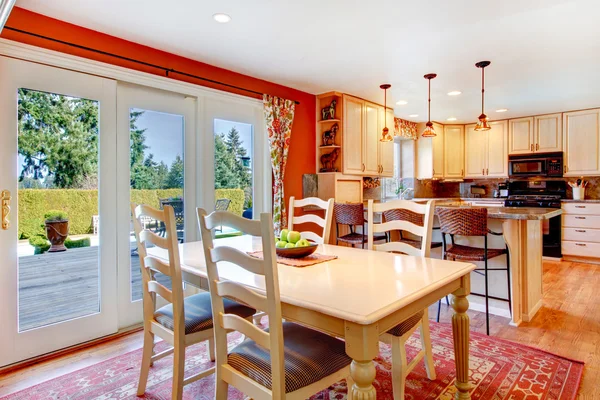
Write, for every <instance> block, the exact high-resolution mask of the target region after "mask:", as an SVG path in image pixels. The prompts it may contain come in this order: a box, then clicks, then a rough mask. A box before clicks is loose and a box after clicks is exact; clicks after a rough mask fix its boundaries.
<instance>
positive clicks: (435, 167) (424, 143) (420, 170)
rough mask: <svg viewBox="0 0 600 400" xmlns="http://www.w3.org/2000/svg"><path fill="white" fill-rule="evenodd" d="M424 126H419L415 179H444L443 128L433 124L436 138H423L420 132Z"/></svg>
mask: <svg viewBox="0 0 600 400" xmlns="http://www.w3.org/2000/svg"><path fill="white" fill-rule="evenodd" d="M423 129H425V124H419V139H418V140H417V179H443V178H444V126H443V125H440V124H438V123H435V122H434V123H433V129H435V133H436V136H435V137H432V138H424V137H422V136H421V132H423Z"/></svg>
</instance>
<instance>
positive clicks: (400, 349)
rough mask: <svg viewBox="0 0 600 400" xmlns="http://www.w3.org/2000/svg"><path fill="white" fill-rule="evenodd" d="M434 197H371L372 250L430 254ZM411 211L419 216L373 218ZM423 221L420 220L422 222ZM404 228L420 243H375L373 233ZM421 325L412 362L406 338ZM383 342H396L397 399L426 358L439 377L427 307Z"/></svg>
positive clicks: (430, 373)
mask: <svg viewBox="0 0 600 400" xmlns="http://www.w3.org/2000/svg"><path fill="white" fill-rule="evenodd" d="M434 204H435V203H434V201H433V200H429V201H428V202H427V204H418V203H415V202H413V201H409V200H394V201H389V202H386V203H374V202H373V200H369V203H368V208H367V220H368V221H369V227H368V230H367V232H368V236H369V237H368V248H369V250H377V251H389V252H397V253H404V254H407V255H411V256H416V257H429V251H430V248H431V232H432V228H433V211H434ZM392 210H396V211H403V212H406V211H409V212H411V213H412V214H413V215H415V216H418V217H417V218H413V220H412V221H411V220H405V219H394V220H391V221H386V222H382V223H379V224H376V223H374V222H373V216H374V214H375V213H376V212H381V213H385V212H390V211H392ZM421 221H422V223H420V224H419V223H418V222H421ZM395 230H402V231H407V232H410V233H411V234H413V235H415V236H419V237H420V242H419V243H420V247H419V248H417V247H415V246H414V244H411V243H406V242H403V241H399V242H387V243H384V244H379V245H376V244H374V238H373V236H374V235H375V234H376V233H388V232H390V231H395ZM417 328H419V329H420V336H421V347H422V348H421V351H419V353H418V354H417V355H416V356H415V357H414V358H413V359H412V361H411V362H410V363H408V362H407V359H406V341H407V340H408V339H409V338H410V337H411V335H412V334H413V333H414V332H415V330H417ZM380 339H381V341H382V342H384V343H387V344H390V345H391V346H392V389H393V393H394V400H403V399H404V392H405V381H406V377H407V376H408V374H409V373H410V372H411V371H412V370H413V369H414V368H415V366H416V365H417V364H418V363H419V361H421V360H422V359H423V358H425V370H426V372H427V377H428V378H429V379H430V380H435V379H436V374H435V365H434V362H433V351H432V348H431V335H430V333H429V313H428V310H427V308H425V309H424V310H422V311H420V312H418V313H416V314H415V315H413V316H412V317H409V318H407V319H406V320H404V321H402V322H401V323H400V324H398V325H396V326H395V327H394V328H392V329H390V330H389V331H387V332H385V333H383V334H382V335H381V336H380Z"/></svg>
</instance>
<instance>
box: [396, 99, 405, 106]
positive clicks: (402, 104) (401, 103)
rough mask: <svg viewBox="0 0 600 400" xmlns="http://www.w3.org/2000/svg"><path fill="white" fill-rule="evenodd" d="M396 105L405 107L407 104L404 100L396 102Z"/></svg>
mask: <svg viewBox="0 0 600 400" xmlns="http://www.w3.org/2000/svg"><path fill="white" fill-rule="evenodd" d="M396 104H398V105H399V106H405V105H407V104H408V101H406V100H400V101H397V102H396Z"/></svg>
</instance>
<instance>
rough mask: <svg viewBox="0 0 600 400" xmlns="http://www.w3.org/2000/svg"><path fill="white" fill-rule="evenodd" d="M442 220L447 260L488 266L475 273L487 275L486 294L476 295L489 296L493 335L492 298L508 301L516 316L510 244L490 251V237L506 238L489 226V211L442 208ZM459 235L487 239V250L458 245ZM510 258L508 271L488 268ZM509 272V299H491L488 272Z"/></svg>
mask: <svg viewBox="0 0 600 400" xmlns="http://www.w3.org/2000/svg"><path fill="white" fill-rule="evenodd" d="M437 214H438V218H439V219H440V229H441V232H442V244H443V258H444V259H445V260H450V261H475V262H477V261H483V263H484V267H483V268H477V269H475V270H474V271H473V272H475V273H476V274H479V275H483V276H484V282H485V292H484V293H483V294H482V293H474V292H471V294H472V295H473V296H482V297H485V323H486V332H487V334H488V336H489V334H490V308H489V299H495V300H501V301H506V302H508V308H509V310H511V314H512V304H511V295H510V255H509V252H508V244H506V245H505V248H503V249H490V248H488V234H490V235H494V236H502V235H503V234H502V233H498V232H494V231H492V230H490V229H489V228H488V226H487V222H488V218H487V217H488V210H487V208H457V207H438V209H437ZM446 235H450V240H451V245H449V246H448V245H447V244H446ZM455 236H462V237H477V236H479V237H483V248H480V247H473V246H466V245H462V244H456V243H455V242H454V239H455ZM502 255H506V268H488V260H490V259H492V258H495V257H499V256H502ZM489 271H506V278H507V283H508V298H502V297H495V296H490V295H489V291H488V289H489V288H488V272H489ZM440 309H441V302H438V316H437V320H438V322H439V320H440Z"/></svg>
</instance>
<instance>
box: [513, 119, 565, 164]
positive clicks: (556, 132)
mask: <svg viewBox="0 0 600 400" xmlns="http://www.w3.org/2000/svg"><path fill="white" fill-rule="evenodd" d="M508 134H509V138H508V142H509V151H508V153H509V154H529V153H549V152H555V151H562V114H561V113H558V114H548V115H539V116H536V117H527V118H517V119H511V120H509V121H508Z"/></svg>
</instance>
